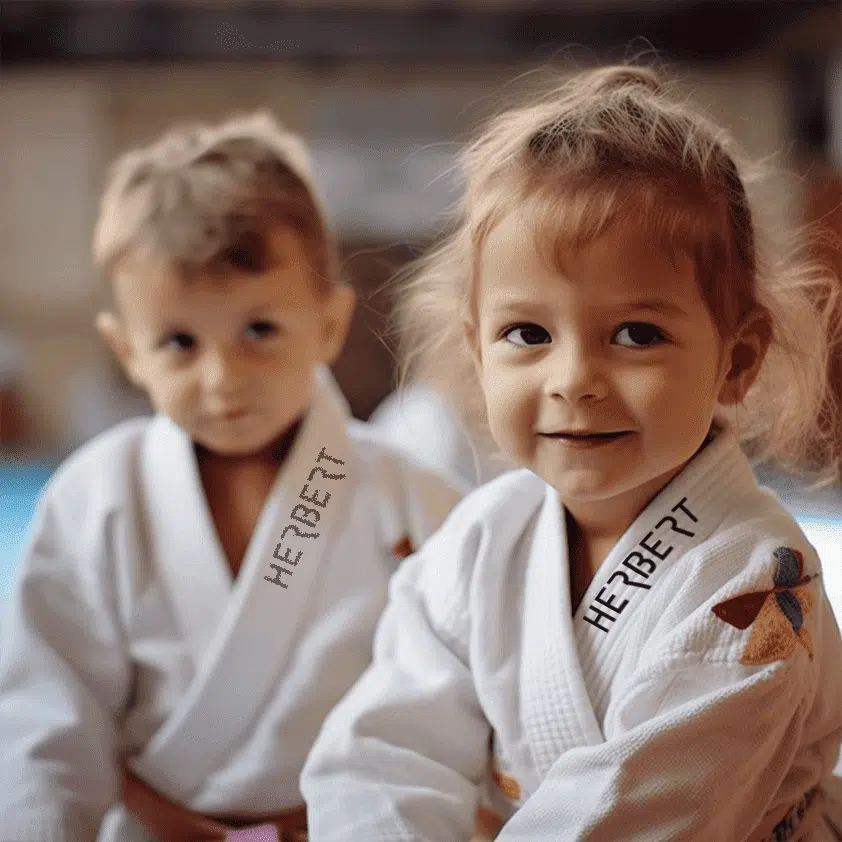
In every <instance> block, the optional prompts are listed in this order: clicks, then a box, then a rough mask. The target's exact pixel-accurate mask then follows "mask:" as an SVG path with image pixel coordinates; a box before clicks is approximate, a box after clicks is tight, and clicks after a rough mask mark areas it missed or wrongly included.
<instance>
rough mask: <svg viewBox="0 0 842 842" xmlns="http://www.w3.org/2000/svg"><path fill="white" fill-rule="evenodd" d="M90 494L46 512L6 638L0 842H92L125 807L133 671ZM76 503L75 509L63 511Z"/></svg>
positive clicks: (1, 639) (49, 505)
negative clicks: (123, 756) (120, 743)
mask: <svg viewBox="0 0 842 842" xmlns="http://www.w3.org/2000/svg"><path fill="white" fill-rule="evenodd" d="M83 496H84V492H83V491H81V490H74V493H73V494H71V495H69V496H68V497H67V498H66V499H64V500H62V499H61V497H60V496H55V497H54V498H53V499H51V497H50V492H49V491H48V493H47V495H46V496H45V498H43V499H42V501H41V502H40V503H39V507H38V511H37V513H36V517H35V522H34V524H33V530H32V533H31V538H30V541H29V544H28V547H27V550H26V553H25V556H24V559H23V564H22V570H21V572H20V575H19V577H18V581H17V586H16V588H15V592H14V594H13V596H12V599H11V604H10V605H9V606H8V610H7V614H6V617H5V618H4V624H3V632H2V636H0V839H2V840H3V842H13V841H14V842H17V840H26V842H33V840H37V842H54V840H55V842H63V840H73V842H83V840H94V839H95V838H96V836H97V833H98V830H99V826H100V824H101V822H102V818H103V816H104V814H105V812H106V811H107V809H108V808H109V807H110V806H111V805H112V804H113V803H115V802H116V801H117V800H118V798H119V786H120V781H119V774H118V761H117V731H116V718H117V716H118V714H119V711H120V710H121V709H122V706H123V704H124V701H125V699H126V697H127V695H128V692H129V685H130V670H129V666H128V663H127V659H126V657H125V651H124V646H123V642H122V637H121V633H120V630H119V624H118V621H117V617H116V610H114V608H113V605H112V604H111V603H112V600H111V599H110V596H111V595H110V592H109V587H108V586H107V585H106V583H105V581H104V580H105V576H104V573H105V571H106V570H107V569H108V567H107V564H106V553H107V551H108V549H109V548H110V546H111V544H110V540H109V539H111V538H113V537H114V536H113V534H111V530H109V529H108V526H109V524H110V525H112V526H113V522H112V521H111V520H110V519H109V520H107V521H106V520H103V522H102V523H99V524H97V523H93V522H92V521H91V519H89V518H86V517H85V515H84V512H82V511H81V509H82V507H81V506H77V507H76V511H74V510H73V508H72V506H73V503H79V502H80V499H81V498H83ZM67 504H69V505H67Z"/></svg>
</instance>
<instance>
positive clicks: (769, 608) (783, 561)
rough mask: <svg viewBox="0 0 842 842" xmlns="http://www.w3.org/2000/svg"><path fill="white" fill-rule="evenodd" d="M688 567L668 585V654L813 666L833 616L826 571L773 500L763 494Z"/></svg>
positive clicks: (729, 522)
mask: <svg viewBox="0 0 842 842" xmlns="http://www.w3.org/2000/svg"><path fill="white" fill-rule="evenodd" d="M687 562H688V564H687V565H680V566H679V567H680V568H681V569H676V570H675V571H674V576H673V577H672V581H671V583H666V582H665V583H664V584H665V586H666V587H665V589H666V590H668V591H669V592H670V599H669V603H670V607H669V609H667V610H666V611H665V612H664V614H663V616H662V628H663V629H670V631H669V633H666V632H665V635H664V643H665V645H666V646H667V648H670V649H672V650H674V652H675V654H676V655H678V654H679V653H680V654H681V657H685V658H686V657H689V658H691V659H692V658H695V657H699V658H702V659H703V660H705V661H708V662H722V663H734V664H736V663H739V664H742V665H743V666H761V665H765V664H770V665H771V664H774V663H776V662H778V661H786V660H787V659H788V658H789V657H791V656H795V655H798V653H799V651H801V652H802V654H803V655H805V656H806V657H807V658H808V659H809V660H810V661H812V660H813V657H814V645H813V643H814V637H815V636H816V634H817V633H818V634H819V635H820V634H821V629H822V626H823V624H824V622H825V616H824V615H825V613H826V611H827V603H826V600H825V599H824V598H823V586H822V581H821V564H820V561H819V558H818V555H817V553H816V551H815V549H814V548H813V547H812V546H811V544H810V543H809V541H808V540H807V538H806V536H805V535H804V533H803V531H802V530H801V528H800V526H799V525H798V523H797V521H796V520H795V518H794V517H793V516H792V515H791V514H790V513H789V512H787V511H786V509H785V508H784V507H783V505H782V504H781V503H780V502H779V501H778V500H777V498H775V497H774V495H772V494H771V493H770V492H766V491H764V490H762V489H758V493H757V494H756V495H752V499H750V500H746V501H744V503H743V505H741V506H738V507H737V508H736V510H735V511H734V512H732V514H731V515H729V517H728V518H727V519H726V520H725V521H724V522H723V523H722V524H721V526H720V528H719V529H717V530H715V531H714V532H713V534H712V535H711V536H710V537H709V538H708V539H707V540H706V541H704V542H703V543H702V544H701V545H700V546H698V547H697V548H696V549H695V550H693V551H692V552H691V554H690V557H689V558H688V559H687ZM802 650H803V651H802Z"/></svg>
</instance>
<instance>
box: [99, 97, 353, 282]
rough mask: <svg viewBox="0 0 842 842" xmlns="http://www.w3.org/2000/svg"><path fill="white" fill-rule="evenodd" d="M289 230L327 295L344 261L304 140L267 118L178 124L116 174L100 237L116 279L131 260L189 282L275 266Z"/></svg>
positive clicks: (127, 157) (122, 160) (121, 161)
mask: <svg viewBox="0 0 842 842" xmlns="http://www.w3.org/2000/svg"><path fill="white" fill-rule="evenodd" d="M279 225H291V226H292V227H294V228H295V229H296V230H297V231H298V233H299V234H300V236H301V237H302V238H303V240H304V243H305V245H306V247H307V252H308V257H309V259H310V262H311V265H312V269H313V272H314V275H315V277H316V280H317V283H318V284H319V286H320V287H321V288H322V289H324V288H325V287H327V286H329V285H331V284H334V283H338V282H339V277H338V275H339V273H338V261H337V256H336V249H335V244H334V240H333V237H332V234H331V232H330V231H329V229H328V226H327V222H326V220H325V215H324V213H323V210H322V207H321V204H320V201H319V198H318V192H317V189H316V186H315V184H314V182H313V178H312V174H311V170H310V163H309V156H308V153H307V150H306V148H305V146H304V144H303V143H302V141H301V140H300V139H299V138H298V137H297V136H296V135H294V134H292V133H290V132H288V131H286V130H285V129H284V128H282V126H281V125H280V124H279V123H278V122H277V121H276V120H275V119H274V118H273V117H272V116H271V114H269V113H268V112H265V111H259V112H257V113H254V114H252V115H248V116H243V117H235V118H231V119H228V120H226V121H224V122H222V123H220V124H218V125H215V126H211V125H208V124H205V123H191V124H185V125H179V126H176V127H174V128H173V129H171V130H170V131H168V132H167V133H166V134H164V135H163V136H161V137H160V138H159V139H157V140H156V141H154V142H153V143H151V144H149V145H147V146H144V147H140V148H137V149H133V150H131V151H129V152H127V153H125V154H123V155H122V156H120V157H119V158H118V159H117V160H116V161H115V162H114V164H113V165H112V167H111V170H110V174H109V178H108V180H107V183H106V186H105V190H104V191H103V196H102V200H101V204H100V211H99V216H98V219H97V222H96V227H95V231H94V238H93V253H94V259H95V261H96V263H97V265H98V266H99V267H100V268H101V269H102V270H103V271H104V272H105V273H106V275H107V276H109V277H110V276H112V275H113V273H114V271H115V269H116V268H117V267H118V266H119V265H120V264H121V263H122V262H123V261H125V260H126V259H127V258H132V259H133V258H140V259H142V260H147V259H151V260H160V261H162V262H163V263H164V264H165V265H167V266H170V267H172V268H174V269H175V270H176V271H177V272H178V273H179V274H180V275H182V276H183V277H185V278H191V277H198V276H207V275H224V274H227V273H252V272H254V273H257V272H261V271H265V270H266V269H269V268H270V267H271V262H272V251H271V244H270V239H269V238H270V235H271V233H272V231H273V230H274V229H275V228H277V227H278V226H279Z"/></svg>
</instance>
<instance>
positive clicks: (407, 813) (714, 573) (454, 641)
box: [302, 431, 842, 842]
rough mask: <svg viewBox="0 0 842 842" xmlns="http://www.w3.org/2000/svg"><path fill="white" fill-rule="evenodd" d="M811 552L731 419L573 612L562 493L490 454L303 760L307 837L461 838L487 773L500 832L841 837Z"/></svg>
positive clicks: (840, 714)
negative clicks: (836, 826)
mask: <svg viewBox="0 0 842 842" xmlns="http://www.w3.org/2000/svg"><path fill="white" fill-rule="evenodd" d="M819 574H820V569H819V561H818V559H817V557H816V554H815V552H814V551H813V549H812V547H811V546H810V545H809V544H808V543H807V541H806V539H805V538H804V536H803V534H802V532H801V531H800V529H799V528H798V526H797V524H796V523H795V521H794V520H793V519H792V517H791V516H790V515H789V514H787V513H786V511H785V510H784V509H783V507H782V506H781V504H780V503H779V501H778V500H777V499H776V498H775V497H774V495H772V494H771V493H770V492H768V491H765V490H763V489H760V488H759V487H758V486H757V483H756V481H755V479H754V476H753V474H752V471H751V468H750V465H749V463H748V461H747V460H746V458H745V457H744V455H743V453H742V452H741V450H740V448H739V446H738V443H737V442H736V440H735V439H734V437H733V436H732V434H731V433H729V432H727V431H724V432H720V433H719V434H718V435H717V436H716V438H715V439H714V440H713V441H712V442H711V443H710V444H709V445H708V446H707V447H706V448H705V449H704V450H703V451H702V452H701V453H700V454H699V455H697V457H696V458H695V459H694V460H693V461H692V462H691V463H690V464H689V465H688V466H687V467H686V468H685V469H684V471H683V472H682V473H681V474H680V475H679V476H677V477H676V478H675V479H674V480H673V481H672V482H671V483H670V484H669V485H668V486H667V487H666V488H665V489H664V490H663V491H662V492H661V493H660V494H659V495H658V496H657V498H656V499H655V500H653V501H652V502H651V503H650V505H649V506H648V507H647V508H646V509H645V510H644V511H643V512H642V513H641V514H640V516H639V517H638V518H637V520H636V521H635V522H634V523H633V524H632V525H631V527H630V528H629V529H628V531H627V532H626V534H625V535H624V536H623V537H622V539H621V540H620V541H619V542H618V544H617V545H616V546H615V547H614V548H613V550H612V551H611V553H610V554H609V556H608V557H607V559H606V560H605V562H604V563H603V565H602V566H601V567H600V569H599V571H598V573H597V576H596V578H595V579H594V580H593V582H592V583H591V584H590V586H589V588H588V590H587V592H586V594H585V595H584V597H583V599H582V601H581V604H580V605H579V607H578V609H577V610H576V612H575V613H574V612H573V611H572V608H571V602H570V587H569V570H568V561H567V540H566V537H565V517H564V511H563V507H562V505H561V503H560V500H559V498H558V495H557V493H556V492H555V491H554V490H553V489H552V488H550V487H548V486H547V485H546V484H545V483H544V482H543V481H542V480H540V479H539V478H538V477H537V476H536V475H534V474H532V473H530V472H528V471H523V470H522V471H515V472H511V473H509V474H506V475H504V476H502V477H500V478H498V479H497V480H495V481H494V482H492V483H490V484H488V485H487V486H485V487H483V488H480V489H478V490H477V491H474V492H473V493H472V494H471V495H469V496H468V497H467V498H466V499H465V500H464V501H462V502H461V503H460V504H459V506H457V508H456V509H455V510H454V512H453V513H452V514H451V516H450V517H449V519H448V520H447V521H446V523H445V525H444V527H443V528H442V529H441V530H440V531H439V532H438V533H437V534H436V535H435V536H434V537H433V538H432V539H431V540H430V541H429V542H428V543H427V544H426V545H425V546H424V547H423V549H422V550H421V551H420V552H419V553H417V554H416V555H415V556H413V557H412V558H411V559H409V560H408V561H407V562H406V563H405V565H404V566H403V568H402V569H401V570H400V571H399V573H398V574H397V575H396V576H395V578H394V579H393V582H392V585H391V589H390V604H389V607H388V608H387V609H386V612H385V613H384V616H383V618H382V620H381V623H380V626H379V627H378V631H377V635H376V638H375V651H374V660H373V662H372V664H371V666H370V667H369V668H368V670H367V671H366V672H365V674H364V675H363V677H362V678H361V679H360V681H359V682H358V683H357V685H356V686H355V687H354V688H353V689H352V691H351V692H350V693H349V694H348V696H346V697H345V699H344V700H343V701H342V702H341V703H340V704H339V705H338V706H337V708H335V709H334V711H333V712H332V713H331V715H330V716H329V717H328V718H327V720H326V722H325V725H324V727H323V729H322V732H321V734H320V736H319V738H318V740H317V741H316V744H315V747H314V749H313V752H312V753H311V755H310V758H309V760H308V762H307V764H306V765H305V768H304V772H303V774H302V792H303V793H304V796H305V799H306V801H307V806H308V810H309V821H310V840H311V842H350V841H351V840H354V842H358V840H366V842H386V840H388V842H409V840H412V842H422V840H424V842H455V840H467V839H469V838H470V837H471V831H472V829H473V818H474V811H475V809H476V805H477V799H478V793H479V792H480V791H482V789H483V787H484V785H485V782H486V781H487V779H488V777H489V776H490V777H491V778H492V780H493V782H494V791H495V795H494V799H495V802H496V806H497V807H498V810H499V811H500V812H501V813H502V814H503V815H504V816H506V817H509V821H508V823H507V825H506V826H505V827H504V829H503V831H502V832H501V834H500V836H499V837H498V840H499V842H516V840H517V842H526V840H532V842H534V840H542V842H574V840H575V841H576V842H578V841H579V840H588V842H631V840H635V842H644V840H645V842H667V840H670V842H679V840H698V841H699V842H702V840H704V842H709V841H710V840H716V842H741V841H742V840H752V842H761V840H764V842H766V841H767V840H768V842H781V840H784V839H793V840H794V839H799V840H810V842H819V840H820V841H821V842H825V840H832V839H836V838H837V836H836V835H835V833H834V831H833V830H832V826H831V817H832V815H833V813H832V802H831V799H830V798H829V796H828V790H831V789H832V780H833V779H831V778H830V777H829V776H830V773H831V770H832V769H833V766H834V763H835V761H836V757H837V755H838V752H839V745H840V740H842V703H841V702H840V700H842V641H840V636H839V631H838V629H837V626H836V623H835V620H834V618H833V615H832V613H831V610H830V607H829V604H828V601H827V599H826V597H825V594H824V591H823V588H822V579H821V577H820V575H819ZM714 609H715V610H714ZM839 838H842V837H839Z"/></svg>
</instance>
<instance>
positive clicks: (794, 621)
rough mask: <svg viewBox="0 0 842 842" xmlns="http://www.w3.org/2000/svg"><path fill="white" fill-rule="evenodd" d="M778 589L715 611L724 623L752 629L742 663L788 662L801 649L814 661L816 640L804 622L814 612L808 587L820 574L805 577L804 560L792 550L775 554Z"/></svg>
mask: <svg viewBox="0 0 842 842" xmlns="http://www.w3.org/2000/svg"><path fill="white" fill-rule="evenodd" d="M773 555H774V556H775V570H774V573H773V576H772V578H773V580H774V583H775V585H774V587H773V588H770V589H769V590H766V591H754V592H752V593H746V594H740V596H735V597H733V598H732V599H726V600H725V601H724V602H720V603H719V604H718V605H714V606H713V608H712V609H711V610H712V611H713V613H714V614H716V616H717V617H719V619H720V620H724V621H725V622H726V623H728V624H729V625H731V626H734V628H737V629H747V628H748V627H749V626H752V629H751V634H750V636H749V639H748V642H747V643H746V648H745V650H744V651H743V654H742V657H741V658H740V663H741V664H745V665H746V666H752V665H757V664H770V663H772V662H773V661H780V660H783V659H784V658H788V657H789V656H790V655H792V654H793V652H795V649H796V647H797V646H799V645H801V646H803V647H804V648H805V649H806V650H807V654H808V655H809V656H810V659H811V660H812V658H813V639H812V637H811V636H810V632H809V631H808V629H807V628H806V627H805V626H804V620H805V618H806V617H807V615H808V614H809V613H810V611H812V610H813V597H812V595H811V594H810V592H809V591H808V589H807V588H806V587H805V586H806V585H807V584H808V583H809V582H811V581H812V580H813V579H816V578H818V575H819V574H818V573H816V574H814V575H812V576H805V575H804V556H803V555H802V554H801V553H800V552H799V551H798V550H794V549H791V548H790V547H778V548H777V549H776V550H775V551H774V552H773Z"/></svg>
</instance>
